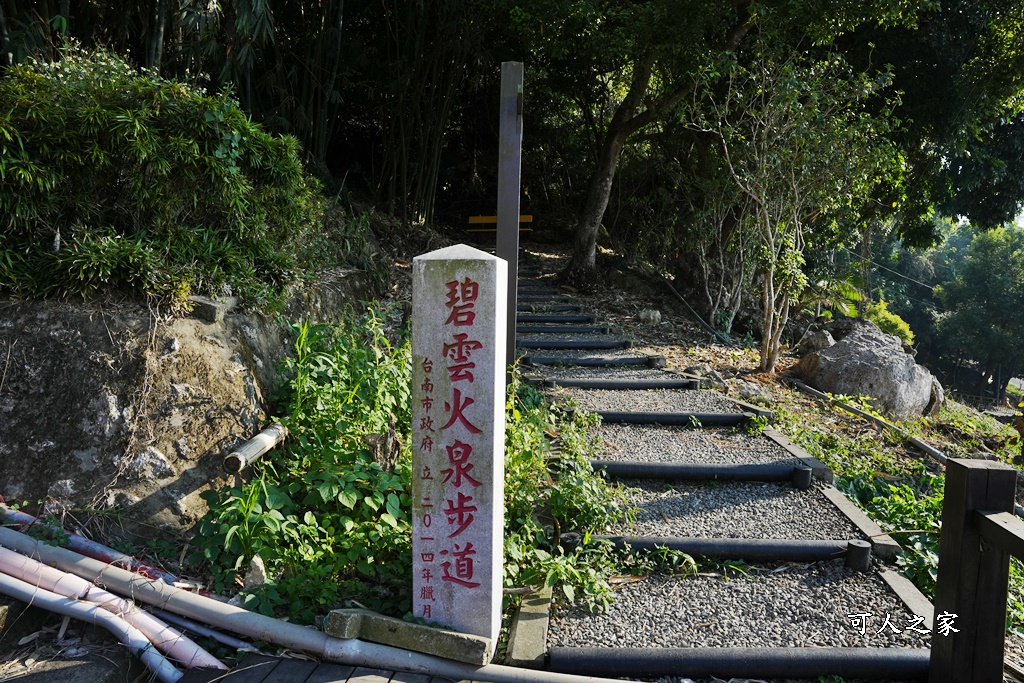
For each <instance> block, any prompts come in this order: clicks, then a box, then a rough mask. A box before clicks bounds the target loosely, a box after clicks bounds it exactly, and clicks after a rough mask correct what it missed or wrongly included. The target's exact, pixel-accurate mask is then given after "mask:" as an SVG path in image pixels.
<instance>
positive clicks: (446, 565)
mask: <svg viewBox="0 0 1024 683" xmlns="http://www.w3.org/2000/svg"><path fill="white" fill-rule="evenodd" d="M507 289H508V271H507V266H506V263H505V261H503V260H502V259H499V258H497V257H495V256H491V255H490V254H488V253H486V252H483V251H480V250H478V249H474V248H472V247H468V246H466V245H464V244H459V245H456V246H454V247H447V248H445V249H439V250H437V251H433V252H430V253H429V254H423V255H422V256H417V257H416V258H415V259H413V277H412V306H413V313H412V353H413V365H412V438H413V444H412V446H413V449H412V452H413V460H412V463H413V472H412V497H413V500H412V509H413V523H412V531H413V542H412V543H413V544H412V551H413V603H412V604H413V616H416V617H421V618H423V619H425V620H426V621H427V622H430V623H437V624H440V625H442V626H445V627H447V628H450V629H454V630H457V631H462V632H464V633H471V634H474V635H478V636H484V637H486V638H491V639H492V642H496V641H497V638H498V630H499V628H500V622H501V586H502V541H503V525H504V474H505V472H504V470H505V467H504V464H505V461H504V444H505V338H506V336H505V333H506V329H505V326H506V317H505V316H506V310H505V307H506V301H507V295H508V292H507ZM492 647H493V645H492Z"/></svg>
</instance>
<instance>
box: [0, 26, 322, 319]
mask: <svg viewBox="0 0 1024 683" xmlns="http://www.w3.org/2000/svg"><path fill="white" fill-rule="evenodd" d="M298 153H299V147H298V142H297V141H296V140H295V139H294V138H288V137H274V136H272V135H270V134H268V133H266V132H265V131H264V130H263V129H262V128H261V127H260V126H259V125H257V124H254V123H253V122H252V121H250V120H249V118H248V117H247V116H246V115H245V114H244V113H243V112H242V110H241V109H239V107H238V105H237V103H236V102H235V101H234V100H233V99H232V98H231V97H230V96H228V95H216V96H214V95H208V94H207V93H205V91H203V90H202V89H200V88H197V87H195V86H192V85H188V84H186V83H182V82H177V81H170V80H165V79H163V78H160V77H158V76H156V75H155V74H153V73H150V72H145V71H138V70H136V69H134V68H132V67H130V66H129V65H128V64H127V63H126V62H124V61H123V60H122V59H120V58H119V57H116V56H114V55H112V54H109V53H106V52H103V51H96V52H87V51H85V50H82V49H80V48H77V47H74V46H70V47H66V48H64V49H63V51H62V53H61V58H60V60H59V61H55V62H28V63H25V64H21V65H17V66H15V67H12V68H10V69H9V70H8V71H7V73H6V76H5V77H4V78H3V80H0V180H2V183H0V224H3V225H4V231H3V233H2V235H0V290H6V291H13V292H18V293H24V294H30V295H56V296H69V295H91V294H95V293H98V292H103V291H108V290H111V289H119V290H128V291H131V292H134V293H142V294H147V295H153V296H156V297H158V298H159V299H161V300H164V301H169V302H170V304H171V306H172V307H173V308H180V307H181V306H182V305H183V304H184V302H185V300H186V298H187V296H188V295H189V294H190V293H204V294H212V295H219V294H221V293H223V291H224V290H225V289H226V288H230V289H232V290H233V291H235V292H236V293H240V294H242V295H243V296H245V297H246V298H248V299H251V300H252V301H253V302H255V303H257V304H260V303H265V302H266V301H267V300H268V299H270V298H271V297H273V296H274V295H275V293H277V292H278V291H279V290H280V288H281V287H282V286H283V284H285V283H286V282H287V281H289V280H291V279H293V277H294V275H295V271H296V267H297V264H296V258H295V256H296V253H297V252H298V250H299V248H300V247H302V246H303V245H304V244H305V243H306V242H308V240H309V235H310V234H311V233H312V232H314V231H315V230H316V229H317V228H318V227H319V223H320V221H321V220H322V215H323V200H322V198H321V196H320V195H319V193H318V188H317V183H316V182H315V181H313V180H312V179H310V178H309V177H308V176H306V175H305V173H304V172H303V170H302V165H301V163H300V162H299V156H298Z"/></svg>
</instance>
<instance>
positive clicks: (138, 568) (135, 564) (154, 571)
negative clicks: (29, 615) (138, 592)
mask: <svg viewBox="0 0 1024 683" xmlns="http://www.w3.org/2000/svg"><path fill="white" fill-rule="evenodd" d="M0 522H3V523H5V524H16V525H18V526H39V527H42V528H44V529H47V530H49V531H51V532H55V533H66V534H68V543H67V548H68V550H73V551H75V552H76V553H81V554H82V555H85V556H86V557H91V558H93V559H94V560H100V561H102V562H109V563H110V564H112V565H115V566H117V567H122V568H124V569H127V570H129V571H133V572H135V573H136V574H142V575H143V576H145V577H147V578H150V579H159V580H161V581H163V582H164V583H168V584H170V585H172V586H173V585H175V584H176V583H179V582H181V579H179V578H178V577H177V576H175V575H174V574H171V573H170V572H168V571H164V570H163V569H158V568H157V567H151V566H149V565H148V564H146V563H144V562H139V561H138V560H136V559H135V558H134V557H132V556H131V555H125V554H124V553H122V552H118V551H116V550H114V549H113V548H108V547H107V546H105V545H103V544H101V543H97V542H96V541H92V540H89V539H88V538H86V537H85V536H79V535H78V534H76V533H70V532H67V531H65V530H64V529H62V528H61V527H59V526H54V525H53V524H47V523H46V522H44V521H43V520H41V519H39V518H37V517H33V516H32V515H30V514H28V513H27V512H22V511H21V510H12V509H11V508H10V507H9V506H8V505H7V504H6V503H4V502H3V501H2V500H0Z"/></svg>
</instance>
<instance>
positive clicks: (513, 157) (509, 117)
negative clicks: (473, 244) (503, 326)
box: [496, 62, 523, 365]
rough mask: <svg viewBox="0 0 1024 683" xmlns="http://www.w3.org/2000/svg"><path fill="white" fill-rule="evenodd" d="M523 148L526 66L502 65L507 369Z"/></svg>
mask: <svg viewBox="0 0 1024 683" xmlns="http://www.w3.org/2000/svg"><path fill="white" fill-rule="evenodd" d="M522 148H523V63H522V62H504V63H502V65H501V105H500V127H499V136H498V228H497V249H496V254H497V256H498V258H500V259H504V260H505V261H506V262H507V263H508V327H507V331H506V334H507V337H506V346H505V349H506V350H505V354H506V361H505V362H506V365H511V364H512V362H513V361H514V360H515V357H516V290H517V284H518V282H519V192H520V184H519V182H520V160H521V157H522Z"/></svg>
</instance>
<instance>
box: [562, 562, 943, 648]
mask: <svg viewBox="0 0 1024 683" xmlns="http://www.w3.org/2000/svg"><path fill="white" fill-rule="evenodd" d="M616 598H617V600H616V601H615V602H614V603H613V604H612V605H611V607H610V608H609V611H608V613H607V614H591V613H588V612H586V611H585V610H584V609H582V608H567V609H566V608H556V609H555V610H554V612H553V614H552V619H551V623H550V628H549V630H548V646H549V647H565V646H568V647H586V646H591V647H643V648H663V647H824V646H832V647H913V648H920V647H928V645H929V642H930V634H928V633H918V632H917V631H914V630H911V629H910V628H909V627H910V626H911V625H913V624H914V621H915V619H914V616H915V615H913V614H912V613H911V612H910V611H909V610H908V609H907V608H906V607H905V606H904V605H903V603H902V602H901V601H900V599H899V598H898V597H897V596H896V594H895V593H893V592H892V590H891V589H890V588H889V587H888V585H887V584H886V583H885V582H884V581H883V580H882V579H881V578H880V577H879V576H878V575H877V574H876V573H874V572H870V573H861V572H855V571H853V570H852V569H848V568H846V567H845V566H844V565H843V562H842V561H841V560H833V561H829V562H815V563H810V564H802V563H765V564H762V565H758V567H757V568H750V569H749V570H747V575H743V574H741V573H737V572H730V576H728V577H723V576H722V575H721V574H717V573H714V574H709V575H700V576H695V577H694V576H689V577H681V576H665V575H655V576H649V577H646V578H644V579H643V580H640V581H636V582H633V583H626V584H625V585H622V586H620V587H619V588H618V589H617V590H616ZM864 614H867V615H870V617H861V618H860V619H859V620H858V619H857V618H855V615H864ZM887 615H888V617H889V622H890V623H891V624H892V626H893V627H895V628H896V629H898V630H899V633H895V632H894V631H893V630H892V628H890V627H889V626H886V625H885V619H886V616H887ZM917 628H921V629H923V630H927V629H926V627H924V626H923V625H920V626H917ZM862 630H863V633H862Z"/></svg>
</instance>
